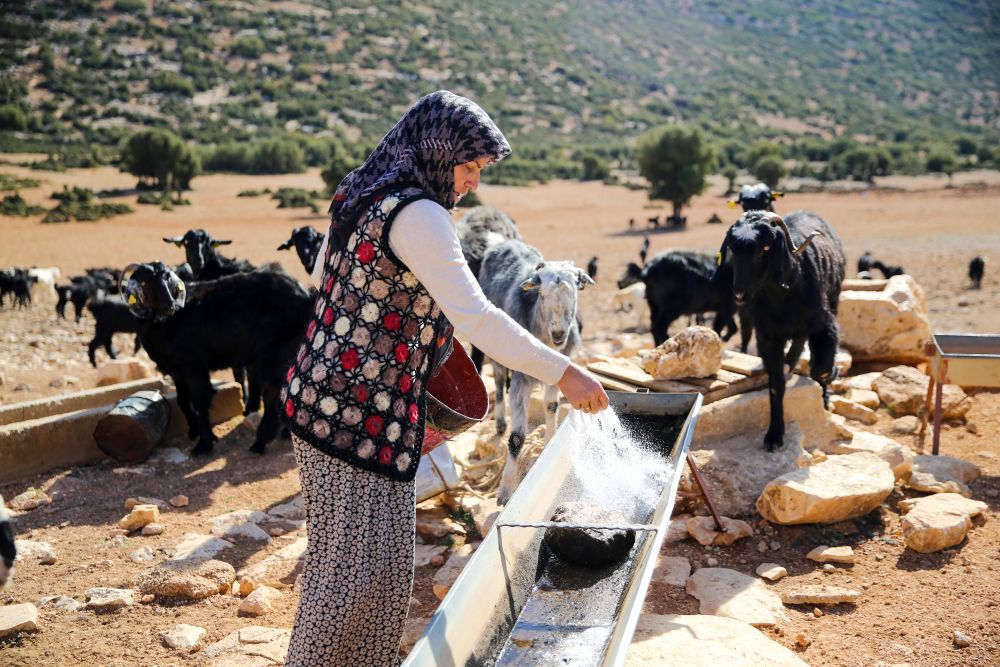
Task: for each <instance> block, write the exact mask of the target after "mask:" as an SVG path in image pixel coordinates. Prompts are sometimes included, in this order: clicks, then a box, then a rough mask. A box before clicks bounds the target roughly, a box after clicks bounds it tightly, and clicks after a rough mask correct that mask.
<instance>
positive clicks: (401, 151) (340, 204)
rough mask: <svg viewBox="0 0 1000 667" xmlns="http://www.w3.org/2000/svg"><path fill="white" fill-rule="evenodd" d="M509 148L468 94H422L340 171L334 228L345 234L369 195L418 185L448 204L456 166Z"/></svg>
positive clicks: (497, 157) (495, 157) (501, 155)
mask: <svg viewBox="0 0 1000 667" xmlns="http://www.w3.org/2000/svg"><path fill="white" fill-rule="evenodd" d="M509 154H510V145H509V144H508V143H507V139H506V138H505V137H504V136H503V133H501V132H500V129H499V128H498V127H497V126H496V124H494V122H493V120H492V119H491V118H490V117H489V116H488V115H487V114H486V112H485V111H483V110H482V109H481V108H480V107H479V105H477V104H476V103H475V102H473V101H472V100H469V99H466V98H464V97H460V96H459V95H455V94H454V93H451V92H449V91H447V90H439V91H437V92H436V93H431V94H430V95H427V96H426V97H423V98H421V99H420V100H419V101H418V102H417V103H416V104H414V105H413V106H412V107H411V108H410V110H409V111H407V112H406V114H405V115H404V116H403V117H402V118H401V119H400V120H399V122H398V123H396V126H395V127H393V128H392V129H391V130H390V131H389V133H388V134H386V135H385V137H383V138H382V141H381V142H379V145H378V147H377V148H375V150H374V151H372V154H371V155H369V156H368V159H367V160H365V163H364V164H363V165H361V166H360V167H358V168H357V169H355V170H354V171H352V172H351V173H349V174H348V175H347V176H345V177H344V180H342V181H341V182H340V185H339V186H337V190H336V193H335V194H334V196H333V203H332V204H331V205H330V219H331V223H332V228H333V229H334V230H336V231H337V232H338V233H339V234H341V235H344V234H345V232H346V234H349V233H350V232H351V231H353V229H354V224H355V222H356V221H357V219H358V217H359V215H360V214H361V213H362V211H363V210H364V209H365V207H366V206H367V205H368V202H369V200H370V198H371V197H372V196H373V195H375V194H377V193H379V192H385V191H387V190H392V189H396V188H399V187H403V186H413V185H415V186H417V187H420V188H421V189H423V190H424V192H425V193H426V194H427V196H428V197H429V198H430V199H432V200H433V201H435V202H437V203H438V204H440V205H441V206H443V207H444V208H446V209H450V208H452V206H454V204H455V201H454V195H453V194H452V193H453V192H454V190H455V183H454V180H455V167H456V166H457V165H460V164H464V163H466V162H470V161H472V160H475V159H476V158H480V157H484V156H489V157H490V158H492V159H493V160H494V161H496V160H501V159H503V158H504V157H506V156H507V155H509Z"/></svg>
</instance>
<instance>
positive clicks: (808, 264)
mask: <svg viewBox="0 0 1000 667" xmlns="http://www.w3.org/2000/svg"><path fill="white" fill-rule="evenodd" d="M719 252H720V258H721V263H720V268H721V267H724V266H725V267H729V268H731V275H732V290H733V296H734V297H735V300H736V304H737V305H742V304H746V305H747V306H748V309H749V312H750V316H751V317H752V318H753V323H754V330H755V331H756V333H757V348H758V351H759V352H760V356H761V358H762V359H763V360H764V368H765V370H766V371H767V376H768V387H769V388H770V401H771V416H770V425H769V426H768V429H767V433H766V434H765V436H764V446H765V447H766V448H767V450H768V451H773V450H774V449H776V448H778V447H781V446H782V444H783V438H784V435H785V421H784V409H783V406H782V401H783V400H784V397H785V372H784V365H785V364H787V365H788V366H789V367H791V368H794V367H795V364H796V363H797V362H798V359H799V355H801V354H802V349H803V347H804V346H805V343H806V341H807V340H808V341H809V350H810V361H809V375H810V377H812V379H814V380H816V381H817V382H819V384H820V386H821V387H822V388H823V401H824V404H827V403H828V402H829V390H828V388H827V385H828V384H829V383H830V382H831V381H832V380H834V379H835V378H836V376H837V371H836V367H835V366H834V363H833V362H834V355H835V354H836V352H837V343H838V340H839V328H838V326H837V304H838V302H839V300H840V285H841V283H842V282H843V280H844V268H845V265H846V260H845V259H844V249H843V246H842V245H841V242H840V237H838V236H837V233H836V232H834V231H833V229H832V228H831V227H830V226H829V225H828V224H827V223H826V221H824V220H823V219H822V218H820V217H819V216H818V215H816V214H815V213H811V212H809V211H797V212H795V213H792V214H791V215H789V216H788V221H787V223H786V221H785V220H783V219H782V218H781V216H779V215H777V214H775V213H770V212H767V211H751V212H749V213H744V214H743V215H742V216H741V217H740V219H739V221H738V222H737V223H736V224H735V225H733V226H732V227H730V228H729V231H728V232H727V233H726V238H725V240H724V241H723V242H722V248H721V250H720V251H719ZM725 275H726V274H725V273H719V272H717V276H718V277H717V280H718V281H719V282H723V280H724V278H723V277H722V276H725ZM788 341H791V346H790V347H789V349H788V353H787V354H786V353H785V343H787V342H788Z"/></svg>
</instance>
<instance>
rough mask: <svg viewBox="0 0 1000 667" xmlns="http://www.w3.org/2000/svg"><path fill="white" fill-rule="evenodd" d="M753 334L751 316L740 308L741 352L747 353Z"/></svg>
mask: <svg viewBox="0 0 1000 667" xmlns="http://www.w3.org/2000/svg"><path fill="white" fill-rule="evenodd" d="M751 336H753V322H751V321H750V316H749V315H747V314H746V313H744V312H743V310H742V309H740V352H742V353H743V354H746V351H747V348H749V347H750V337H751Z"/></svg>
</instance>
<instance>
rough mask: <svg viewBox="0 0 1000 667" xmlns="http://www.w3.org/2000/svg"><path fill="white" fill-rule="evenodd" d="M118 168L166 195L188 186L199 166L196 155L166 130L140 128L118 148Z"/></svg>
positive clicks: (178, 138)
mask: <svg viewBox="0 0 1000 667" xmlns="http://www.w3.org/2000/svg"><path fill="white" fill-rule="evenodd" d="M122 168H123V170H124V171H127V172H129V173H130V174H133V175H134V176H137V177H139V181H140V182H151V183H152V185H153V186H154V187H156V188H157V189H160V190H163V192H164V195H165V196H168V195H169V191H170V190H176V191H177V192H178V193H180V191H181V190H182V189H184V188H187V187H190V185H191V180H192V179H193V178H194V177H195V176H197V175H198V173H199V172H200V170H201V163H200V161H199V160H198V156H197V155H195V154H194V152H193V151H192V150H191V149H190V148H189V147H188V146H187V145H185V144H184V142H183V141H181V139H180V137H178V136H177V135H175V134H174V133H173V132H170V131H169V130H161V129H155V130H143V131H141V132H137V133H135V134H133V135H132V136H131V137H129V139H128V141H126V143H125V146H124V148H123V149H122Z"/></svg>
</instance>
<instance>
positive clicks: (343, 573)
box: [282, 91, 608, 667]
mask: <svg viewBox="0 0 1000 667" xmlns="http://www.w3.org/2000/svg"><path fill="white" fill-rule="evenodd" d="M509 153H510V146H509V145H508V144H507V140H506V139H505V138H504V136H503V134H501V132H500V130H499V129H498V128H497V127H496V125H494V123H493V121H492V120H491V119H490V118H489V116H487V115H486V113H485V112H484V111H483V110H482V109H481V108H479V107H478V106H477V105H476V104H475V103H473V102H471V101H470V100H468V99H465V98H463V97H459V96H457V95H454V94H452V93H450V92H447V91H439V92H436V93H432V94H430V95H428V96H426V97H424V98H422V99H421V100H419V101H418V102H417V103H416V104H415V105H414V106H413V107H412V108H411V109H410V110H409V111H408V112H407V113H406V114H405V115H404V116H403V118H402V119H401V120H400V121H399V122H398V123H397V124H396V126H395V127H394V128H393V129H392V130H391V131H390V132H389V133H388V134H387V135H386V136H385V137H384V138H383V139H382V141H381V142H380V143H379V145H378V147H377V148H376V149H375V150H374V152H372V154H371V155H370V156H369V157H368V159H367V160H366V161H365V163H364V164H363V165H362V166H361V167H359V168H358V169H355V170H354V171H353V172H351V173H350V174H348V175H347V177H345V178H344V180H343V181H342V182H341V184H340V186H339V187H338V188H337V191H336V193H335V194H334V198H333V204H332V205H331V207H330V212H331V226H330V232H329V233H328V234H327V239H328V240H329V239H331V238H334V239H335V241H334V242H331V243H330V244H329V246H327V244H324V247H323V248H321V250H320V254H319V260H318V261H317V263H316V267H315V268H314V271H313V279H314V281H315V282H316V284H317V286H318V288H319V296H318V298H317V299H316V306H315V310H314V317H313V321H312V322H311V323H310V324H309V327H308V330H307V332H306V338H305V341H304V342H303V344H302V347H301V349H300V350H299V354H298V357H297V359H296V362H295V364H294V365H293V366H292V368H291V369H289V374H288V379H287V382H286V385H285V387H284V388H283V390H282V401H283V403H284V415H285V417H286V421H287V424H288V427H289V429H290V430H291V431H292V434H293V444H294V448H295V455H296V458H297V460H298V463H299V468H300V478H301V481H302V492H303V497H304V499H305V502H306V508H307V517H308V526H309V547H308V550H307V553H306V562H305V568H304V570H303V574H302V594H301V598H300V601H299V608H298V611H297V613H296V618H295V626H294V628H293V630H292V638H291V642H290V644H289V649H288V659H287V662H286V664H287V665H289V666H291V667H300V666H303V665H310V666H312V665H324V666H327V665H351V666H352V667H353V666H355V665H394V664H396V662H397V655H396V654H397V651H398V648H399V640H400V637H401V636H402V631H403V622H404V621H405V620H406V613H407V607H408V603H409V599H410V589H411V586H412V582H413V556H414V536H415V516H416V509H415V496H414V483H413V477H414V475H415V474H416V469H417V463H418V461H419V457H420V446H421V443H422V441H423V429H424V399H425V395H426V386H427V380H428V378H429V377H430V376H431V375H432V374H433V371H434V370H435V369H436V368H437V367H438V366H439V365H440V364H441V363H442V361H443V360H444V359H445V358H446V357H447V354H448V352H449V351H450V349H451V347H450V346H451V333H452V330H453V326H452V325H454V327H455V328H457V329H458V331H459V332H461V333H462V334H463V335H464V336H465V337H466V338H468V339H469V340H470V341H471V342H472V344H474V345H475V346H476V347H478V348H480V349H482V350H483V351H484V352H486V354H488V355H489V356H490V357H493V358H495V359H497V360H498V361H500V362H501V363H503V364H504V365H506V366H508V367H510V368H513V369H516V370H520V371H523V372H525V373H528V374H531V375H533V376H535V377H538V378H539V379H540V380H542V381H543V382H546V383H548V384H558V386H559V388H560V390H561V391H562V392H563V394H564V395H565V396H566V397H567V399H568V400H569V401H570V403H571V404H572V405H573V406H574V407H576V408H578V409H581V410H584V411H587V412H596V411H598V410H602V409H604V408H606V407H607V405H608V398H607V395H606V394H605V393H604V390H603V389H602V388H601V386H600V384H599V383H598V382H597V381H596V380H595V379H594V378H593V377H592V376H591V375H589V374H588V373H587V372H586V371H584V370H583V369H581V368H580V367H578V366H576V365H575V364H572V363H571V362H570V361H569V359H567V358H566V357H564V356H563V355H561V354H559V353H557V352H555V351H553V350H552V349H550V348H548V347H546V346H545V345H543V344H542V343H541V342H539V341H538V340H537V339H535V338H534V337H533V336H531V335H530V334H529V333H528V332H527V331H525V330H524V329H522V328H521V327H519V326H518V325H517V324H516V323H515V322H514V321H513V320H511V319H510V318H509V317H507V315H505V314H504V313H503V312H502V311H500V310H498V309H497V308H496V307H494V306H493V305H491V304H490V303H489V302H488V301H487V300H486V299H485V297H484V296H483V293H482V290H481V289H480V288H479V285H478V283H477V282H476V280H475V278H473V276H472V274H471V273H470V271H469V269H468V267H467V266H466V263H465V259H464V258H463V256H462V251H461V247H460V245H459V241H458V238H457V236H456V234H455V230H454V226H453V222H452V218H451V215H450V214H449V213H448V209H451V208H453V207H454V205H455V204H456V203H457V201H458V199H459V198H460V197H461V196H462V195H464V194H465V193H467V192H468V191H469V190H475V189H476V188H477V187H478V185H479V175H480V172H482V170H483V169H484V168H485V167H486V166H487V165H489V164H490V163H492V162H495V161H497V160H500V159H502V158H504V157H505V156H507V155H508V154H509Z"/></svg>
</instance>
